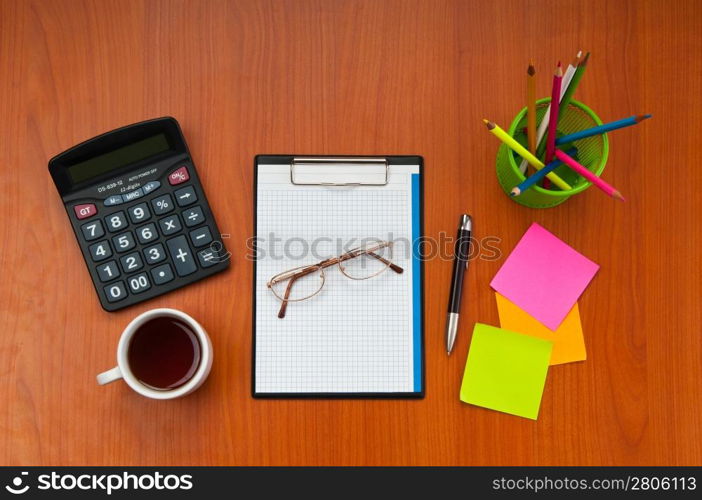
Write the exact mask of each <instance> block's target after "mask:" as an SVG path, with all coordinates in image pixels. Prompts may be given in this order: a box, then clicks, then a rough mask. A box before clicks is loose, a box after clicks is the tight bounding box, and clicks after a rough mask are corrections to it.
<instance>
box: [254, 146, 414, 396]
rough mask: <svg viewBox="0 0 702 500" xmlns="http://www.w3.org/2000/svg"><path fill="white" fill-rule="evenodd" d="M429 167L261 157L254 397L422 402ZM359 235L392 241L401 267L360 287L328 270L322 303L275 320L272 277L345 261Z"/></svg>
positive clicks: (383, 159)
mask: <svg viewBox="0 0 702 500" xmlns="http://www.w3.org/2000/svg"><path fill="white" fill-rule="evenodd" d="M423 163H424V162H423V159H422V157H420V156H318V155H258V156H256V157H255V159H254V196H253V201H254V211H253V212H254V238H253V240H252V242H253V245H249V248H250V250H251V252H250V255H251V257H252V259H251V260H252V261H253V273H254V279H253V308H252V336H253V340H252V377H251V381H252V382H251V392H252V396H253V397H255V398H328V399H333V398H423V397H424V393H425V376H424V372H425V368H424V365H425V363H424V287H423V283H424V264H423V259H422V256H421V253H420V252H421V241H422V240H423V236H424V217H423V207H424V199H423V169H424V165H423ZM354 238H359V239H362V238H378V239H385V240H387V239H393V245H392V248H393V252H394V254H393V257H392V262H393V263H395V264H397V265H399V266H401V267H402V268H403V269H404V271H403V272H402V273H400V274H398V273H393V272H388V271H386V272H383V273H381V274H379V275H378V276H376V277H373V278H372V279H367V280H359V281H358V282H356V281H355V280H348V279H344V276H343V275H342V273H341V272H340V271H339V269H335V268H330V269H328V270H326V271H325V272H324V275H325V278H324V279H323V281H324V286H323V287H322V288H321V291H320V292H319V293H318V295H315V296H314V297H311V298H310V299H309V300H305V301H302V302H294V303H290V304H289V305H288V307H287V309H286V311H287V312H286V315H285V317H284V318H282V319H281V318H278V316H277V312H278V308H279V306H280V302H281V300H280V298H278V297H275V296H274V294H273V293H271V290H270V287H269V286H268V285H269V283H270V279H271V278H272V277H273V276H274V275H276V274H277V273H280V272H284V271H286V270H288V269H291V268H296V267H300V266H308V265H314V264H317V263H318V262H319V261H321V260H323V259H324V258H328V257H332V256H338V255H340V254H343V253H344V251H345V250H346V249H347V247H348V245H350V244H352V243H353V242H354ZM330 240H331V241H330ZM340 241H341V243H343V244H346V245H347V246H344V245H341V246H339V242H340ZM291 242H295V243H298V247H299V248H300V249H303V250H304V249H305V246H306V248H307V252H302V251H298V250H295V246H294V244H293V243H291ZM317 244H319V245H317ZM315 245H316V246H315ZM339 250H340V251H339Z"/></svg>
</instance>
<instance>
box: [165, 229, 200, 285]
mask: <svg viewBox="0 0 702 500" xmlns="http://www.w3.org/2000/svg"><path fill="white" fill-rule="evenodd" d="M166 245H168V252H169V253H170V254H171V259H173V263H174V264H175V268H176V273H178V276H187V275H188V274H192V273H194V272H195V271H197V265H196V264H195V259H194V258H193V252H192V250H190V247H189V246H188V242H187V240H186V239H185V236H176V237H175V238H172V239H170V240H168V241H167V242H166Z"/></svg>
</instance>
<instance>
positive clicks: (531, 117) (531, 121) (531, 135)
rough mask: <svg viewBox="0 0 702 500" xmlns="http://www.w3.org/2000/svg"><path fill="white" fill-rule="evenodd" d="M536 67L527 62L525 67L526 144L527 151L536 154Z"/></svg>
mask: <svg viewBox="0 0 702 500" xmlns="http://www.w3.org/2000/svg"><path fill="white" fill-rule="evenodd" d="M535 75H536V69H534V63H533V62H530V63H529V68H528V69H527V144H528V145H529V152H530V153H531V154H533V155H535V154H536V76H535Z"/></svg>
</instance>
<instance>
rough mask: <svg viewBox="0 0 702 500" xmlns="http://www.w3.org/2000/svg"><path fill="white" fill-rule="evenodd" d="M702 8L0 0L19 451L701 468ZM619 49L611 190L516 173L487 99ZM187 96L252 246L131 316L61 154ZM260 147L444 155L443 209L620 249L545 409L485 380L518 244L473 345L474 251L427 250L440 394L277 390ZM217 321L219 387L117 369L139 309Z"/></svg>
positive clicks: (612, 78)
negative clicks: (490, 130)
mask: <svg viewBox="0 0 702 500" xmlns="http://www.w3.org/2000/svg"><path fill="white" fill-rule="evenodd" d="M701 24H702V5H700V3H699V2H698V1H696V0H690V1H678V0H676V1H671V2H660V1H653V0H652V1H633V0H629V1H626V0H622V1H617V2H608V1H582V2H575V1H572V0H559V1H555V0H549V1H536V0H534V1H504V0H494V1H490V2H484V1H450V0H445V1H438V0H428V1H410V0H406V1H400V0H397V1H375V0H367V1H360V0H358V1H357V0H346V1H342V0H334V1H321V0H316V1H312V0H309V1H308V0H300V1H297V0H295V1H293V0H270V1H260V2H259V1H251V0H249V1H231V2H230V1H219V0H213V1H188V2H185V1H175V0H172V1H156V0H143V1H123V0H119V1H115V0H109V1H108V0H90V1H89V0H85V1H83V0H62V1H59V0H41V1H39V0H37V1H31V0H18V1H13V0H3V1H2V2H0V74H1V75H2V78H0V164H2V168H1V169H0V183H1V184H0V186H1V191H0V213H1V214H2V224H0V236H1V237H2V244H1V245H0V258H1V262H2V274H1V276H0V283H1V290H0V326H1V329H2V336H1V338H0V464H2V465H20V464H24V465H40V464H46V465H77V464H91V465H101V464H116V465H122V464H124V465H127V464H130V465H148V464H164V465H167V464H183V465H186V464H200V465H211V464H230V465H244V464H250V465H267V464H276V465H292V464H294V465H303V464H307V465H364V464H368V465H380V464H395V465H402V464H416V465H421V464H437V465H438V464H443V465H451V464H483V465H519V464H534V465H536V464H541V465H551V464H554V465H558V464H560V465H569V464H575V465H598V464H604V465H615V464H616V465H636V464H670V465H684V464H687V465H693V464H694V465H700V464H702V416H701V414H702V403H701V402H702V373H701V371H700V370H701V367H702V347H701V346H702V342H700V324H701V323H702V317H701V313H700V311H701V309H702V308H701V307H700V296H702V280H700V268H701V267H702V258H701V254H702V253H701V252H700V248H702V234H701V231H700V224H699V217H700V214H702V202H700V199H701V198H700V196H699V194H698V193H697V188H698V186H699V185H700V184H701V183H702V169H700V168H698V165H697V163H698V159H699V143H700V142H699V141H700V137H702V121H701V120H700V116H702V114H701V112H702V109H701V106H700V102H701V99H702V97H701V96H702V83H701V82H702V60H701V59H700V58H699V54H700V53H701V52H702V37H700V34H699V26H700V25H701ZM579 48H583V49H587V50H590V51H592V57H591V59H590V64H589V67H588V71H587V74H586V75H585V78H584V80H583V82H582V83H581V86H580V88H579V90H578V93H577V98H578V99H580V100H582V101H584V102H585V103H587V104H589V105H590V106H591V107H592V108H593V109H594V110H595V111H596V112H597V113H598V114H599V115H600V116H601V117H602V118H603V119H604V120H605V121H607V120H611V119H617V118H621V117H625V116H629V115H632V114H635V113H653V115H654V118H653V119H652V120H648V121H647V122H645V123H644V124H642V125H639V126H638V127H636V128H630V129H627V130H621V131H617V132H616V133H614V134H612V136H611V151H610V158H609V162H608V166H607V169H606V170H605V174H604V176H605V177H606V179H607V180H608V181H610V182H611V183H612V184H613V185H615V186H617V187H618V188H619V189H620V190H621V191H622V193H623V194H624V195H625V196H626V197H627V202H626V203H617V202H614V201H612V200H610V199H608V198H607V197H605V196H603V195H602V194H601V193H599V192H597V191H596V190H594V189H591V190H589V191H587V192H586V193H583V194H582V195H580V196H577V197H575V198H573V199H571V200H569V201H568V202H567V203H566V204H564V205H562V206H560V207H558V208H554V209H548V210H542V211H538V210H529V209H526V208H523V207H521V206H519V205H517V204H515V203H513V202H512V201H510V200H509V199H508V198H507V197H506V196H505V195H504V194H503V193H502V191H501V190H500V188H499V186H498V184H497V182H496V179H495V171H494V170H495V168H494V163H495V155H496V152H497V148H498V144H497V143H496V141H495V139H494V138H493V137H492V136H490V135H489V134H487V133H486V132H485V130H484V126H483V124H482V121H481V119H482V118H483V117H488V118H490V119H492V120H495V121H496V122H498V123H500V124H501V125H503V126H505V127H506V126H508V125H509V122H510V120H511V117H512V116H513V115H514V114H516V112H517V111H518V110H519V109H520V108H521V107H522V106H523V105H524V91H525V82H524V70H525V68H526V65H527V64H528V61H529V60H530V58H533V59H534V61H535V64H536V67H537V71H538V72H539V75H540V76H539V82H538V88H537V92H538V94H539V95H540V96H545V95H547V94H548V85H549V79H548V78H547V77H546V76H545V75H546V74H547V73H548V72H549V71H550V69H552V67H553V64H554V63H555V61H557V60H558V59H562V60H569V59H570V58H571V57H572V56H573V55H574V54H575V52H576V51H577V50H578V49H579ZM163 115H172V116H174V117H176V118H177V119H178V120H179V121H180V123H181V125H182V127H183V129H184V133H185V135H186V138H187V140H188V142H189V145H190V147H191V150H192V153H193V156H194V160H195V162H196V164H197V165H198V169H199V172H200V176H201V178H202V181H203V184H204V186H205V189H206V191H207V193H208V197H209V200H210V204H211V205H212V207H213V210H214V212H215V214H216V217H217V219H218V223H219V226H220V228H221V230H222V232H223V233H229V234H230V235H231V240H230V241H229V243H228V245H229V248H230V249H231V250H232V251H233V252H234V260H233V265H232V268H231V270H230V271H229V272H228V273H225V274H221V275H218V276H217V277H214V278H212V279H210V280H208V281H206V282H203V283H200V284H197V285H194V286H190V287H188V288H186V289H183V290H180V291H178V292H175V293H172V294H170V295H167V296H165V297H162V298H159V299H156V300H153V301H151V302H148V303H146V304H142V305H139V306H136V307H133V308H131V309H128V310H125V311H121V312H118V313H106V312H104V311H103V310H102V309H101V308H100V305H99V303H98V301H97V299H96V297H95V293H94V291H93V288H92V284H91V282H90V278H89V276H88V273H87V272H86V270H85V268H84V264H83V262H82V258H81V256H80V253H79V249H78V247H77V245H76V243H75V239H74V236H73V234H72V231H71V230H70V226H69V224H68V221H67V220H66V215H65V213H64V209H63V206H62V204H61V201H60V199H59V197H58V195H57V193H56V191H55V188H54V186H53V184H52V181H51V178H50V176H49V174H48V171H47V161H48V159H49V158H50V157H51V156H53V155H54V154H56V153H59V152H61V151H63V150H64V149H66V148H68V147H70V146H72V145H74V144H76V143H77V142H79V141H82V140H84V139H86V138H89V137H92V136H94V135H96V134H98V133H101V132H104V131H106V130H110V129H113V128H115V127H119V126H122V125H125V124H129V123H133V122H137V121H140V120H144V119H148V118H152V117H158V116H163ZM258 153H308V154H311V153H316V154H340V153H346V154H391V153H395V154H421V155H423V156H424V158H425V162H426V193H425V196H426V200H425V201H426V232H427V234H428V235H431V236H438V235H439V233H440V232H442V231H445V232H447V233H449V234H451V235H452V234H453V232H454V231H455V224H456V217H457V215H458V214H459V213H460V212H462V211H464V210H467V211H469V212H470V213H471V214H472V215H473V217H474V221H475V228H476V230H475V232H476V234H477V235H478V236H488V235H494V236H497V237H499V238H500V239H501V243H500V244H499V247H500V249H501V250H502V252H504V253H507V252H509V251H510V250H511V249H512V248H513V246H514V245H515V243H516V242H517V241H518V239H519V237H520V236H521V235H522V234H523V232H524V231H525V230H526V228H527V227H528V225H529V224H530V223H531V222H532V221H536V222H539V223H540V224H542V225H544V226H545V227H546V228H548V229H550V230H551V231H553V232H555V233H556V234H557V235H558V236H559V237H561V238H562V239H564V240H565V241H567V242H568V243H570V244H571V245H573V246H574V247H575V248H577V249H578V250H580V251H581V252H583V253H584V254H585V255H587V256H589V257H590V258H592V259H593V260H595V261H596V262H598V263H599V264H600V265H601V270H600V272H599V274H598V276H597V277H596V278H595V280H594V282H593V283H592V284H591V285H590V287H589V288H588V289H587V291H586V292H585V294H584V295H583V297H582V299H581V302H580V312H581V315H582V321H583V326H584V329H585V334H586V343H587V349H588V360H587V361H586V362H583V363H575V364H569V365H565V366H556V367H553V368H552V369H551V371H550V374H549V377H548V381H547V385H546V390H545V394H544V399H543V403H542V406H541V413H540V417H539V420H538V421H537V422H532V421H528V420H524V419H520V418H516V417H512V416H509V415H503V414H500V413H496V412H492V411H488V410H484V409H480V408H476V407H472V406H468V405H465V404H462V403H461V402H460V401H459V400H458V391H459V386H460V382H461V377H462V373H463V365H464V363H465V358H466V353H467V350H468V345H469V341H470V332H471V330H472V324H473V323H474V322H475V321H481V322H485V323H488V324H493V325H495V324H498V316H497V309H496V306H495V300H494V297H493V294H492V292H491V290H490V288H489V282H490V279H491V278H492V276H494V274H495V272H496V271H497V269H498V268H499V266H500V263H501V261H502V259H501V260H499V261H479V262H476V263H475V265H473V266H472V267H471V269H470V273H469V275H468V293H467V294H466V296H465V297H464V298H465V300H464V304H463V305H464V307H463V313H464V315H463V316H462V319H463V318H464V319H465V320H464V321H463V322H462V324H461V327H460V331H459V336H458V340H457V344H456V348H455V351H454V354H453V355H452V356H451V357H450V358H448V359H447V357H446V353H445V351H444V347H443V345H444V344H443V342H444V340H443V329H444V318H445V310H446V301H447V290H448V287H449V281H450V275H451V263H450V262H444V261H440V260H437V261H432V262H429V263H428V264H427V266H426V284H425V286H426V295H427V304H426V318H427V323H426V324H427V331H426V361H427V396H426V398H425V399H424V400H422V401H257V400H253V399H252V398H251V397H250V370H251V365H250V362H251V361H250V356H251V353H250V349H251V319H250V318H251V314H250V309H251V296H250V290H251V280H252V269H251V264H250V262H248V261H247V260H246V252H247V250H246V239H247V238H248V237H249V236H251V233H252V228H253V223H252V209H251V207H252V182H253V178H252V162H253V157H254V155H256V154H258ZM160 306H169V307H175V308H179V309H182V310H184V311H186V312H188V313H190V314H192V315H193V316H194V317H195V318H197V319H198V320H200V321H201V322H202V323H203V324H204V325H205V327H206V328H207V329H208V330H209V332H210V334H211V337H212V340H213V343H214V346H215V361H214V366H213V370H212V374H211V376H210V379H209V380H208V382H207V383H206V384H205V385H204V386H203V388H202V389H201V390H199V391H198V392H197V393H195V394H194V395H192V396H190V397H187V398H184V399H182V400H178V401H172V402H157V401H150V400H147V399H144V398H142V397H140V396H138V395H137V394H135V393H133V392H131V391H130V390H129V389H128V388H127V387H126V385H125V384H120V383H117V384H113V385H110V386H108V387H98V386H97V385H96V383H95V374H96V373H98V372H100V371H102V370H104V369H107V368H109V367H111V366H113V364H114V361H115V359H114V352H115V347H116V344H117V340H118V338H119V335H120V332H121V330H122V328H123V327H124V326H125V325H126V324H127V323H128V322H129V320H130V319H131V318H132V317H133V316H135V315H136V314H138V313H140V312H142V311H145V310H147V309H150V308H153V307H160Z"/></svg>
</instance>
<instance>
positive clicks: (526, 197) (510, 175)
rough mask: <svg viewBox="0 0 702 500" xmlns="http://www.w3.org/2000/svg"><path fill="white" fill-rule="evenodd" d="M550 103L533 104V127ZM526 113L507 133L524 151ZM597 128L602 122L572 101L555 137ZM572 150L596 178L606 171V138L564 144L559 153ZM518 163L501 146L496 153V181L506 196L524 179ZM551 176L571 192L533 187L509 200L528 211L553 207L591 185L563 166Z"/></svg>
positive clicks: (542, 100) (509, 150)
mask: <svg viewBox="0 0 702 500" xmlns="http://www.w3.org/2000/svg"><path fill="white" fill-rule="evenodd" d="M550 102H551V99H550V98H548V97H547V98H545V99H539V100H538V101H537V102H536V123H540V122H541V119H542V118H543V116H544V114H546V110H547V109H548V105H549V103H550ZM526 113H527V109H526V108H524V109H522V111H521V112H520V113H519V114H518V115H517V117H516V118H515V119H514V121H513V122H512V125H510V127H509V130H508V131H507V133H508V134H509V135H511V136H512V137H514V138H515V139H516V140H517V142H519V143H520V144H522V145H523V146H524V147H527V137H526V133H525V130H524V129H525V127H526V125H527V116H526ZM597 125H602V120H600V119H599V117H598V116H597V115H596V114H595V113H594V112H593V111H592V110H591V109H590V108H588V107H587V106H585V105H584V104H583V103H581V102H578V101H575V100H573V101H571V102H570V104H569V105H568V109H566V111H565V112H564V113H562V114H561V117H560V119H559V120H558V129H557V137H560V136H562V135H566V134H572V133H573V132H577V131H579V130H584V129H588V128H592V127H595V126H597ZM573 146H575V147H576V148H577V149H578V153H577V155H576V157H575V158H576V159H577V160H578V162H580V164H581V165H583V166H584V167H585V168H587V169H588V170H590V171H592V172H594V173H595V174H596V175H597V176H598V177H599V176H600V175H601V174H602V171H603V170H604V168H605V165H606V163H607V155H608V154H609V142H608V140H607V134H601V135H596V136H593V137H587V138H585V139H581V140H579V141H575V142H574V143H572V144H563V145H560V146H558V149H562V150H563V151H567V150H568V149H570V148H571V147H573ZM521 162H522V157H521V156H518V155H517V154H516V153H514V152H513V151H512V150H511V149H509V148H508V147H507V146H506V145H504V144H502V145H501V146H500V149H499V150H498V152H497V180H498V181H499V183H500V186H502V190H503V191H504V192H505V193H506V194H507V195H508V196H509V193H510V192H511V191H512V188H514V187H515V186H516V185H518V184H519V183H520V182H522V181H523V180H524V179H525V176H524V174H522V173H521V172H520V171H519V164H520V163H521ZM529 168H532V167H529ZM554 172H555V173H556V175H558V176H559V177H560V178H561V179H563V180H564V181H565V182H567V183H568V184H569V185H570V186H571V187H572V189H568V190H561V189H559V188H558V187H557V186H554V185H553V184H552V185H551V188H550V189H544V188H543V187H541V186H532V187H531V188H529V189H527V190H526V191H524V192H523V193H522V194H520V195H519V196H515V197H512V196H510V198H511V199H512V200H514V201H516V202H517V203H519V204H521V205H524V206H527V207H531V208H548V207H555V206H556V205H559V204H561V203H563V202H564V201H566V200H567V199H568V198H570V197H571V196H573V195H574V194H577V193H579V192H581V191H584V190H585V189H587V188H588V187H590V185H591V183H590V182H588V181H587V180H585V179H584V178H583V177H581V176H579V175H578V174H576V173H575V172H574V171H573V170H571V169H570V168H568V167H567V166H565V165H560V166H559V167H557V168H556V169H555V170H554Z"/></svg>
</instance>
